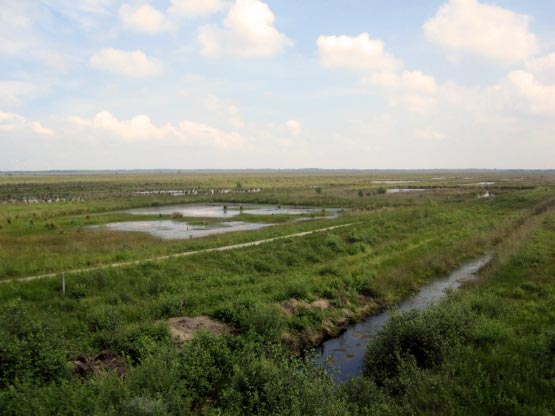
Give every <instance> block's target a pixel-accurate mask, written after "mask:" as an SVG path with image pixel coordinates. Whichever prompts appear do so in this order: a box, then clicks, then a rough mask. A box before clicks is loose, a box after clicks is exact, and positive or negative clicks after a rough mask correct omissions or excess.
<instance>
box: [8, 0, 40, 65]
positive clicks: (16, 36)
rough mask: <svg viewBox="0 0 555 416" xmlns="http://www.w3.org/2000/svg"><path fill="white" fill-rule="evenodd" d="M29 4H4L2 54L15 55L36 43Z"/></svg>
mask: <svg viewBox="0 0 555 416" xmlns="http://www.w3.org/2000/svg"><path fill="white" fill-rule="evenodd" d="M32 29H33V25H32V21H31V18H30V11H29V4H27V3H25V2H4V3H2V5H1V7H0V54H5V55H13V54H16V53H19V52H21V51H25V50H26V49H27V48H29V47H31V46H33V45H34V44H35V43H36V39H35V38H34V35H33V30H32Z"/></svg>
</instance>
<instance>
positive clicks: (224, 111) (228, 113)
mask: <svg viewBox="0 0 555 416" xmlns="http://www.w3.org/2000/svg"><path fill="white" fill-rule="evenodd" d="M203 103H204V106H205V107H206V109H208V110H209V111H212V112H213V113H215V114H217V115H218V116H219V117H220V118H222V119H224V120H225V121H227V122H228V123H229V124H231V126H232V127H233V128H236V129H241V128H243V127H245V122H244V121H243V118H242V117H241V112H240V111H239V108H238V107H237V106H235V105H233V104H230V103H228V102H226V101H224V100H222V99H221V98H219V97H218V96H216V95H213V94H210V95H208V96H206V97H205V98H204V100H203Z"/></svg>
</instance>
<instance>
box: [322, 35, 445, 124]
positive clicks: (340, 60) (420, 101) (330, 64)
mask: <svg viewBox="0 0 555 416" xmlns="http://www.w3.org/2000/svg"><path fill="white" fill-rule="evenodd" d="M317 45H318V52H319V55H320V64H321V65H322V66H323V67H325V68H329V69H334V68H340V69H345V70H350V71H354V72H357V73H360V74H362V76H361V79H360V81H361V83H362V84H363V85H366V86H373V87H379V88H381V89H382V90H383V92H384V94H385V97H386V98H387V100H388V102H389V103H390V105H392V106H398V105H401V106H403V107H405V108H406V109H407V110H408V111H410V112H412V113H417V114H428V113H430V112H431V111H433V109H434V107H435V104H436V100H435V98H434V97H433V95H434V94H435V93H436V91H437V85H436V82H435V79H434V78H433V77H432V76H429V75H425V74H424V73H422V72H420V71H407V70H404V71H401V68H402V66H403V62H402V61H401V60H399V59H397V58H395V57H394V56H393V55H391V54H389V53H387V52H386V51H385V46H384V43H383V42H382V41H381V40H375V39H371V38H370V35H369V34H368V33H361V34H360V35H358V36H355V37H351V36H346V35H342V36H320V37H318V40H317Z"/></svg>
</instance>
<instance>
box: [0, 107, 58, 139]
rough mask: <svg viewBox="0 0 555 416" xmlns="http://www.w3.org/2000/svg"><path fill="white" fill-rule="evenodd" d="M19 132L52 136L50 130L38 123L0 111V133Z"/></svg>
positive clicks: (52, 133)
mask: <svg viewBox="0 0 555 416" xmlns="http://www.w3.org/2000/svg"><path fill="white" fill-rule="evenodd" d="M21 131H27V132H33V133H35V134H38V135H41V136H53V135H54V132H53V131H52V130H51V129H49V128H47V127H44V126H43V125H42V124H40V123H39V122H38V121H28V120H27V119H26V118H25V117H23V116H21V115H19V114H16V113H10V112H2V111H0V132H2V133H14V132H21Z"/></svg>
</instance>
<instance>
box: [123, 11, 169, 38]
mask: <svg viewBox="0 0 555 416" xmlns="http://www.w3.org/2000/svg"><path fill="white" fill-rule="evenodd" d="M119 17H120V19H121V21H122V22H123V25H124V27H125V28H127V29H130V30H133V31H136V32H144V33H149V34H155V33H160V32H164V31H168V30H171V29H172V24H171V22H170V21H169V20H168V19H167V18H166V16H165V15H164V13H162V12H160V11H159V10H157V9H155V8H154V7H152V6H150V5H148V4H142V5H136V6H135V5H131V4H124V5H122V6H121V7H120V8H119Z"/></svg>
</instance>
